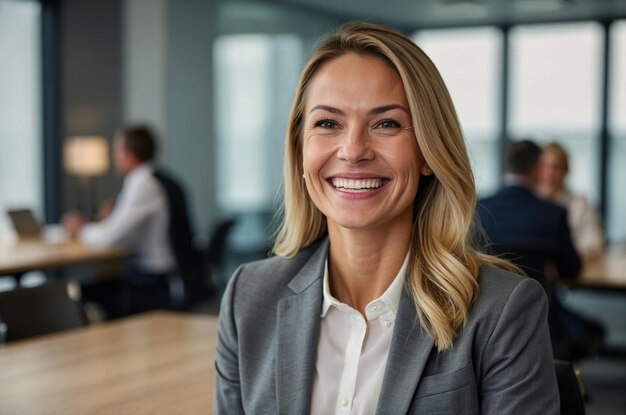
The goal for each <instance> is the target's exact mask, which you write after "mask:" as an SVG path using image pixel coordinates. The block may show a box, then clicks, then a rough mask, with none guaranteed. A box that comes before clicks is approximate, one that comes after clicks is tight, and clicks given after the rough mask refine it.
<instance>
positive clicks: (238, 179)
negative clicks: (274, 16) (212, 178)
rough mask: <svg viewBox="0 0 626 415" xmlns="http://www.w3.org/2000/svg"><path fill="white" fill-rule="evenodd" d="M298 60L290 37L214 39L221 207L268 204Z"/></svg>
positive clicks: (260, 207)
mask: <svg viewBox="0 0 626 415" xmlns="http://www.w3.org/2000/svg"><path fill="white" fill-rule="evenodd" d="M301 64H302V42H301V40H300V39H299V38H298V37H296V36H292V35H247V34H246V35H228V36H222V37H220V38H218V39H217V41H216V43H215V65H216V68H215V71H216V73H215V81H216V82H215V88H216V97H217V99H216V115H217V117H216V124H217V125H216V127H217V145H218V149H217V151H218V166H217V171H218V197H217V200H218V204H219V207H220V209H221V210H222V211H224V212H233V211H234V212H244V211H254V210H269V209H271V208H272V206H273V204H274V201H275V197H276V192H277V190H278V187H279V183H280V178H281V175H282V156H283V139H284V134H285V125H286V120H287V116H288V114H289V107H290V104H291V98H292V94H293V89H294V87H295V84H296V82H297V77H298V72H299V70H300V67H301Z"/></svg>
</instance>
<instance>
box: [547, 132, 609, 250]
mask: <svg viewBox="0 0 626 415" xmlns="http://www.w3.org/2000/svg"><path fill="white" fill-rule="evenodd" d="M568 172H569V160H568V156H567V152H566V151H565V149H564V148H563V147H561V146H560V145H559V144H557V143H550V144H548V145H546V146H545V147H544V148H543V151H542V153H541V157H540V162H539V182H538V185H537V192H538V194H539V195H540V196H541V197H543V198H545V199H548V200H550V201H552V202H554V203H557V204H559V205H561V206H563V207H564V208H566V209H567V216H568V223H569V226H570V231H571V234H572V240H573V242H574V246H575V247H576V251H577V252H578V254H579V255H580V256H581V259H582V260H583V261H589V260H592V259H595V258H598V257H599V256H600V255H601V254H602V251H603V249H604V235H603V232H602V226H601V223H600V219H599V216H598V214H597V212H596V210H595V208H594V207H593V205H592V204H591V203H590V202H589V200H588V199H587V198H585V197H584V196H582V195H578V194H574V193H572V192H570V191H569V189H568V188H567V186H566V185H565V178H566V177H567V173H568Z"/></svg>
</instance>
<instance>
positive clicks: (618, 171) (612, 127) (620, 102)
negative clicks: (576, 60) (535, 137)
mask: <svg viewBox="0 0 626 415" xmlns="http://www.w3.org/2000/svg"><path fill="white" fill-rule="evenodd" d="M610 53H611V67H610V68H609V71H610V73H609V105H610V107H609V110H610V112H609V134H610V135H611V147H610V148H609V166H608V167H609V169H608V201H607V202H608V203H607V208H608V209H607V217H606V225H607V226H606V229H607V237H608V239H609V241H612V242H618V241H626V215H625V214H624V212H626V193H625V192H624V181H625V180H626V163H624V161H625V160H626V20H621V21H619V22H616V23H614V24H613V26H612V27H611V51H610Z"/></svg>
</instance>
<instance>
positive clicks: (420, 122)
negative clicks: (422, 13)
mask: <svg viewBox="0 0 626 415" xmlns="http://www.w3.org/2000/svg"><path fill="white" fill-rule="evenodd" d="M346 53H357V54H360V55H367V56H374V57H378V58H380V59H382V60H384V61H385V62H387V63H388V64H389V65H390V66H391V67H393V68H395V70H396V71H397V72H398V74H399V75H400V77H401V79H402V83H403V84H404V89H405V93H406V96H407V100H408V102H409V108H410V111H411V116H412V121H413V125H414V128H415V137H416V139H417V143H418V145H419V148H420V150H421V152H422V154H423V157H424V158H425V160H426V162H427V163H428V166H429V167H430V168H431V170H432V171H433V173H434V174H433V175H432V176H426V177H422V179H421V180H420V184H419V188H418V191H417V195H416V198H415V206H414V212H415V214H414V222H413V230H412V241H411V261H410V266H409V271H408V274H407V279H406V284H407V287H408V290H409V292H410V293H411V296H412V297H413V299H414V303H415V306H416V308H417V315H418V317H419V319H420V323H421V325H422V327H423V328H424V329H425V330H426V331H427V332H428V334H429V335H430V336H431V337H432V338H433V340H434V343H435V345H436V347H437V348H438V350H440V351H441V350H445V349H448V348H449V347H451V346H452V342H453V340H454V335H455V333H456V332H457V331H458V330H459V329H460V328H462V327H464V325H465V324H466V322H467V316H468V313H469V307H470V304H471V302H472V300H473V298H474V296H475V293H476V290H477V289H478V283H477V278H478V274H479V267H480V264H482V263H490V264H494V265H499V266H501V267H504V268H507V269H512V268H511V266H510V265H509V264H508V263H507V262H505V261H502V260H500V259H497V258H494V257H491V256H488V255H485V254H482V253H480V252H479V251H478V250H476V249H474V248H473V246H472V240H473V235H472V233H473V225H472V223H473V218H474V209H475V205H476V192H475V187H474V178H473V175H472V170H471V167H470V162H469V158H468V155H467V150H466V148H465V143H464V140H463V135H462V132H461V127H460V125H459V122H458V119H457V116H456V113H455V110H454V106H453V104H452V100H451V98H450V95H449V94H448V90H447V88H446V86H445V84H444V82H443V80H442V78H441V76H440V74H439V72H438V71H437V69H436V68H435V65H434V64H433V63H432V62H431V60H430V59H429V58H428V56H426V54H425V53H424V52H423V51H422V50H421V49H420V48H419V47H418V46H417V45H415V44H414V43H413V42H412V41H411V40H410V39H408V38H407V37H405V36H404V35H402V34H400V33H397V32H395V31H392V30H390V29H387V28H385V27H382V26H377V25H373V24H368V23H350V24H347V25H345V26H343V27H342V28H341V29H340V30H339V31H338V32H337V33H336V34H334V35H332V36H330V37H328V38H327V39H326V40H325V41H323V42H322V43H321V44H320V45H319V46H318V47H317V49H316V50H315V51H314V52H313V54H312V56H311V57H310V58H309V60H308V62H307V64H306V66H305V68H304V70H303V72H302V75H301V77H300V81H299V83H298V86H297V89H296V92H295V97H294V101H293V105H292V108H291V113H290V116H289V121H288V125H287V133H286V143H285V164H284V183H283V185H284V204H283V212H282V213H283V223H282V226H281V228H280V230H279V232H278V235H277V239H276V243H275V245H274V252H275V253H276V254H277V255H280V256H283V257H293V256H294V255H295V254H296V253H297V252H298V251H299V250H300V249H302V248H304V247H306V246H308V245H311V244H312V243H314V242H315V241H317V240H318V239H319V238H320V237H322V236H324V235H325V234H326V233H327V230H326V218H325V217H324V215H323V214H322V213H321V212H320V211H319V210H318V209H317V207H316V206H315V205H314V204H313V202H312V201H311V199H310V198H309V196H308V193H307V190H306V187H305V182H304V180H302V179H301V178H302V174H303V168H302V127H303V117H304V114H303V112H304V106H305V101H306V93H307V88H308V86H309V83H310V81H311V79H312V78H313V76H314V75H315V74H316V73H317V71H318V70H319V69H320V67H321V66H322V65H324V64H325V63H326V62H328V61H330V60H332V59H335V58H337V57H339V56H342V55H345V54H346Z"/></svg>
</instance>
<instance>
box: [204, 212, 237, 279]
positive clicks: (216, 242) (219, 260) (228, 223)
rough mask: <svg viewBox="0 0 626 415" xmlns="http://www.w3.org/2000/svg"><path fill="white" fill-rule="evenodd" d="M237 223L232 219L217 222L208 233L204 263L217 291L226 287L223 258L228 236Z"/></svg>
mask: <svg viewBox="0 0 626 415" xmlns="http://www.w3.org/2000/svg"><path fill="white" fill-rule="evenodd" d="M236 223H237V221H236V220H235V219H233V218H228V219H223V220H221V221H219V222H218V223H217V224H216V225H215V226H213V228H212V229H211V231H210V232H209V242H208V244H207V247H206V251H205V261H206V264H207V268H208V269H209V270H210V272H211V278H212V279H213V283H214V284H215V285H216V286H217V288H218V289H219V290H223V289H224V288H225V287H226V282H227V280H228V278H227V277H226V276H225V275H224V258H225V256H226V247H227V242H228V235H229V234H230V231H231V230H232V229H233V227H234V226H235V224H236Z"/></svg>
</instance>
